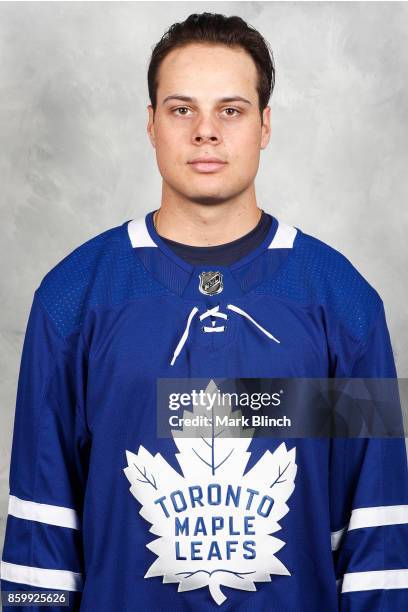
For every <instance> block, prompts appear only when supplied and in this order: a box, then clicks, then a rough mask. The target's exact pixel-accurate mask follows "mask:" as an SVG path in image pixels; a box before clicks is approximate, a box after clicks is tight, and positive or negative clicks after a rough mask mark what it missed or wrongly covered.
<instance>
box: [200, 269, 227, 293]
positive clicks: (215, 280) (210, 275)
mask: <svg viewBox="0 0 408 612" xmlns="http://www.w3.org/2000/svg"><path fill="white" fill-rule="evenodd" d="M198 288H199V290H200V291H201V293H204V295H216V294H217V293H221V291H222V290H223V284H222V274H221V272H219V271H218V270H217V271H214V270H211V271H210V272H201V273H200V284H199V286H198Z"/></svg>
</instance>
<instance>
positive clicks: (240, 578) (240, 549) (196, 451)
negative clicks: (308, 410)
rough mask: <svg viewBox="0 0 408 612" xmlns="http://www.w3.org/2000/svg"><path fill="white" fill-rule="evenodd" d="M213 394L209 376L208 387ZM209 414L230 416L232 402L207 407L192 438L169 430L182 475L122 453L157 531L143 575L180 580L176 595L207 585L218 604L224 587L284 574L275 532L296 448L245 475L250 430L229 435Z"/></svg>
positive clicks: (249, 586) (155, 460) (266, 458)
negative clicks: (204, 422)
mask: <svg viewBox="0 0 408 612" xmlns="http://www.w3.org/2000/svg"><path fill="white" fill-rule="evenodd" d="M216 391H217V387H216V385H215V383H214V381H212V380H211V381H210V383H209V385H208V386H207V388H206V392H207V393H214V392H216ZM215 411H216V412H217V414H221V413H224V414H229V415H231V406H228V405H225V404H224V405H222V406H221V405H218V406H216V405H215V406H213V407H212V408H211V411H210V414H211V418H210V425H209V429H208V431H206V432H205V435H201V436H198V437H196V438H192V437H191V435H192V433H191V431H192V430H191V428H189V430H188V432H183V431H182V430H181V431H179V430H177V431H176V432H175V431H173V432H172V434H173V439H174V442H175V444H176V446H177V448H178V451H179V452H178V453H177V454H176V458H177V461H178V463H179V465H180V468H181V471H182V474H183V475H181V474H179V473H178V472H177V471H176V470H174V469H173V468H172V467H171V466H170V465H169V464H168V463H167V461H166V460H165V459H164V458H163V457H162V456H161V455H160V453H157V454H156V455H154V456H153V455H151V454H150V453H149V451H148V450H147V449H145V448H144V447H143V446H140V448H139V451H138V453H132V452H130V451H128V450H127V451H126V458H127V462H128V466H127V467H126V468H125V469H124V470H123V471H124V472H125V474H126V477H127V479H128V480H129V482H130V483H131V487H130V492H131V493H132V494H133V495H134V497H135V498H136V499H137V500H138V501H139V502H140V504H141V505H142V508H141V510H140V515H141V516H142V517H143V518H144V519H145V520H146V521H147V522H148V523H150V524H151V528H150V532H151V533H152V534H154V535H155V536H157V538H156V539H155V540H153V541H151V542H150V543H149V544H147V548H149V550H151V551H152V552H153V553H154V554H156V555H157V559H156V560H155V561H154V562H153V563H152V565H151V566H150V568H149V569H148V571H147V573H146V574H145V578H151V577H153V576H163V583H179V586H178V591H179V592H183V591H191V590H194V589H199V588H203V587H208V588H209V590H210V593H211V596H212V597H213V599H214V601H215V602H216V603H217V604H218V605H220V604H222V603H223V602H224V601H225V600H226V597H225V595H224V593H223V592H222V590H221V586H223V585H224V586H228V587H232V588H236V589H242V590H245V591H256V586H255V582H270V581H271V575H273V574H279V575H286V576H290V572H289V571H288V569H287V568H286V567H285V566H284V565H283V563H282V562H281V561H279V559H278V558H277V557H276V553H277V552H278V551H279V550H280V549H281V548H282V547H283V546H284V545H285V542H283V541H282V540H280V539H279V538H277V537H276V536H274V535H273V534H274V533H275V532H276V531H279V530H280V529H281V527H280V525H279V523H278V521H279V520H280V519H281V518H282V517H284V516H285V515H286V514H287V513H288V511H289V508H288V506H287V504H286V502H287V500H288V499H289V497H290V496H291V494H292V492H293V490H294V488H295V483H294V480H295V476H296V471H297V466H296V463H295V453H296V449H295V448H292V449H291V450H290V451H288V450H287V448H286V445H285V443H282V444H280V446H279V447H278V448H277V449H276V450H275V451H274V452H273V453H271V452H270V451H269V450H267V451H265V453H264V454H263V456H262V457H261V458H260V460H259V461H258V462H257V463H256V464H255V465H254V466H253V467H252V468H251V469H250V470H249V471H248V472H247V473H245V474H244V472H245V468H246V465H247V463H248V460H249V458H250V453H249V452H248V450H247V449H248V447H249V445H250V443H251V436H252V435H253V431H252V430H251V432H250V433H251V435H250V436H248V435H247V437H245V438H237V437H234V436H233V435H232V433H231V435H230V432H229V431H228V427H227V428H226V427H224V426H223V427H222V428H221V427H216V426H215V419H214V413H215ZM203 412H206V414H207V416H208V412H207V410H206V408H205V407H202V406H200V407H196V406H195V407H194V413H193V414H194V415H196V414H202V413H203ZM239 415H240V413H239V411H234V416H239ZM185 416H190V417H191V416H192V413H191V412H185ZM201 433H202V430H201ZM246 434H248V431H246Z"/></svg>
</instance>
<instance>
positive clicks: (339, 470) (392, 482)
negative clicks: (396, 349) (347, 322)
mask: <svg viewBox="0 0 408 612" xmlns="http://www.w3.org/2000/svg"><path fill="white" fill-rule="evenodd" d="M349 374H350V375H349V377H350V378H395V377H396V369H395V363H394V357H393V352H392V347H391V342H390V336H389V332H388V328H387V324H386V318H385V312H384V307H383V304H382V302H381V303H380V305H379V311H378V315H377V316H376V318H375V320H374V323H373V325H372V326H371V329H370V331H369V334H368V336H367V338H366V340H365V341H364V343H363V344H362V345H361V346H360V347H359V350H358V352H357V354H356V358H355V359H354V361H353V364H352V366H351V368H350V373H349ZM401 419H402V415H401ZM330 471H331V474H330V503H331V525H332V533H331V541H332V550H333V561H334V568H335V573H336V582H337V588H338V597H339V611H340V612H365V611H368V610H370V612H391V611H392V612H395V611H396V610H408V468H407V452H406V445H405V438H402V437H400V438H397V437H392V438H391V437H388V438H385V437H383V438H380V437H378V438H374V437H372V438H348V439H347V438H333V439H332V440H331V457H330Z"/></svg>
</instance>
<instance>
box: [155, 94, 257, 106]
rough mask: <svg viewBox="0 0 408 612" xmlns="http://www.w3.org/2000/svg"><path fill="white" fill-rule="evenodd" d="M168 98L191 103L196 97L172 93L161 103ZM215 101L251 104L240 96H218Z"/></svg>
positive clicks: (194, 101) (195, 100)
mask: <svg viewBox="0 0 408 612" xmlns="http://www.w3.org/2000/svg"><path fill="white" fill-rule="evenodd" d="M169 100H182V101H183V102H192V103H193V104H196V103H197V98H191V97H190V96H183V95H182V94H172V95H171V96H166V97H165V98H164V100H163V102H162V103H163V104H165V103H166V102H168V101H169ZM217 102H245V103H246V104H252V102H250V101H249V100H247V99H246V98H243V97H242V96H225V97H224V98H218V100H217Z"/></svg>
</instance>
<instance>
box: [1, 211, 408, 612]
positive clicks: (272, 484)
mask: <svg viewBox="0 0 408 612" xmlns="http://www.w3.org/2000/svg"><path fill="white" fill-rule="evenodd" d="M152 216H153V213H152V212H151V213H149V214H147V215H146V216H145V217H141V218H139V219H135V220H131V221H126V222H125V223H123V224H121V225H119V226H117V227H114V228H111V229H108V230H107V231H105V232H103V233H101V234H99V235H97V236H95V237H93V238H92V239H90V240H89V241H87V242H86V243H84V244H82V245H81V246H79V247H78V248H76V249H75V250H74V251H73V252H71V253H70V254H69V255H68V256H67V257H65V258H64V259H63V260H62V261H60V262H59V263H58V264H57V265H56V266H55V267H54V268H53V269H52V270H51V271H50V272H49V273H48V274H46V275H45V276H44V278H43V279H42V281H41V283H40V285H39V286H38V288H37V289H36V291H35V294H34V299H33V303H32V306H31V311H30V315H29V319H28V325H27V330H26V335H25V340H24V346H23V353H22V358H21V366H20V375H19V382H18V390H17V401H16V413H15V422H14V434H13V445H12V456H11V467H10V492H9V493H10V495H9V511H8V517H7V526H6V537H5V542H4V549H3V555H2V562H1V579H2V581H1V584H2V589H3V591H12V590H22V591H43V590H54V589H57V590H58V589H61V590H67V591H69V594H70V606H69V608H67V607H61V608H59V607H57V609H61V610H67V609H70V610H80V611H81V612H112V611H116V610H118V611H120V612H133V611H135V610H139V609H143V610H149V611H152V612H159V611H166V612H167V611H169V610H174V611H187V610H194V611H195V612H199V611H209V610H223V611H224V610H225V611H226V610H234V611H237V612H238V611H239V612H244V611H250V610H251V612H253V611H254V610H256V611H259V612H261V611H262V612H267V611H268V612H269V611H271V610H274V611H275V610H276V611H277V612H318V611H319V612H320V611H324V612H336V611H338V610H341V612H366V611H368V610H370V612H374V611H376V612H380V611H381V612H391V611H392V612H395V611H396V610H401V611H402V610H407V609H408V525H407V523H408V475H407V458H406V450H405V442H404V439H403V438H394V439H391V438H389V439H386V438H383V439H381V438H362V439H361V438H354V439H351V438H350V439H347V438H321V439H319V438H313V439H312V438H292V439H290V438H288V439H285V440H282V439H272V438H269V439H268V438H256V437H254V438H252V439H251V438H246V439H245V438H243V439H236V440H234V444H233V445H232V446H231V448H230V451H229V453H226V454H225V457H224V459H222V461H219V462H218V463H217V464H215V463H214V462H211V461H205V460H204V461H203V460H202V459H203V457H204V456H205V452H206V451H207V450H208V449H206V448H205V446H206V440H205V439H204V440H197V439H188V438H187V439H171V438H166V439H165V438H159V437H158V436H157V432H156V419H157V415H156V400H157V387H156V382H157V380H158V379H159V378H201V379H208V380H210V379H211V380H213V379H219V378H238V377H245V378H256V377H264V378H268V377H269V378H272V377H286V378H289V377H307V378H325V377H330V378H332V377H378V378H379V377H391V378H393V377H395V376H396V371H395V365H394V359H393V354H392V348H391V343H390V337H389V333H388V330H387V325H386V319H385V313H384V306H383V303H382V300H381V298H380V296H379V295H378V293H377V291H376V290H375V289H374V288H373V287H372V286H371V285H370V284H369V283H368V282H367V281H365V280H364V278H363V277H362V276H361V275H360V273H359V272H358V271H357V270H356V269H355V268H354V267H353V266H352V264H351V263H350V262H349V261H348V260H347V259H346V258H345V257H344V256H343V255H342V254H340V253H339V252H338V251H336V250H335V249H333V248H331V247H329V246H328V245H326V244H324V243H323V242H321V241H319V240H318V239H317V238H314V237H312V236H310V235H307V234H306V233H304V232H302V231H301V230H300V229H299V228H296V227H292V226H289V225H287V224H285V223H282V222H280V221H279V220H278V219H276V218H273V220H272V224H271V226H270V229H269V232H268V234H267V236H266V238H265V240H264V241H263V242H262V244H260V245H259V246H258V247H257V248H255V249H254V250H253V251H252V252H251V253H250V254H249V255H246V256H245V257H243V258H241V259H240V260H239V261H236V262H235V263H233V264H232V265H230V266H216V267H214V266H213V265H212V266H211V268H210V269H209V268H208V267H206V266H204V265H203V266H193V265H190V264H189V263H187V262H186V261H184V260H183V259H181V258H179V257H178V256H177V255H176V254H175V253H174V252H173V251H172V250H171V249H170V248H169V247H168V246H167V245H166V243H165V242H164V241H163V240H162V239H161V238H160V236H159V235H158V234H157V232H156V230H155V228H154V224H153V219H152ZM213 272H216V274H211V273H213ZM198 444H201V445H202V448H198V446H197V445H198ZM282 476H284V477H282ZM15 609H16V610H24V609H26V608H25V607H22V606H21V607H15ZM30 609H33V610H43V609H44V610H45V609H48V608H45V607H44V608H42V607H41V606H40V605H38V606H37V607H36V606H34V607H32V608H30Z"/></svg>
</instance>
